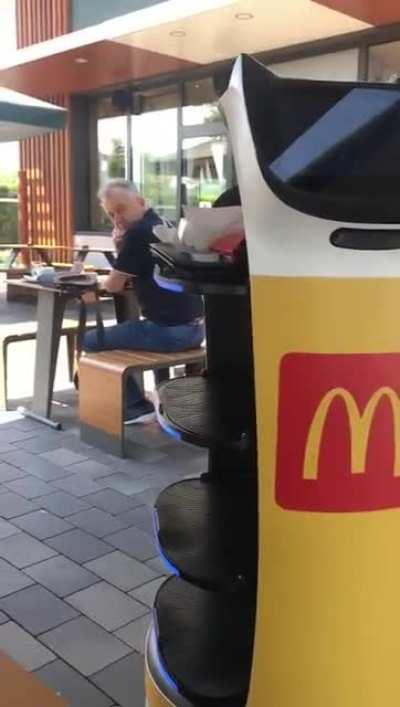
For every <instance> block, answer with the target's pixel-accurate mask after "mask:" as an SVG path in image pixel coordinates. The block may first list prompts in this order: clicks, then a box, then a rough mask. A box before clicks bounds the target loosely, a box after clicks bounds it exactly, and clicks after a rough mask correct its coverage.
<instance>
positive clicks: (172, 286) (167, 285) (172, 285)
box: [153, 273, 185, 293]
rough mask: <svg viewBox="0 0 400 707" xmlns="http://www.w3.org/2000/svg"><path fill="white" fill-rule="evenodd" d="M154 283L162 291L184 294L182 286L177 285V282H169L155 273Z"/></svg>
mask: <svg viewBox="0 0 400 707" xmlns="http://www.w3.org/2000/svg"><path fill="white" fill-rule="evenodd" d="M153 277H154V280H155V282H156V283H157V285H158V286H159V287H162V288H163V289H164V290H170V292H179V293H181V292H184V291H185V289H184V287H183V285H179V284H178V283H177V282H169V281H168V280H167V279H166V278H164V277H161V275H158V274H157V273H154V275H153Z"/></svg>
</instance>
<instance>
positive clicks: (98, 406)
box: [79, 348, 205, 457]
mask: <svg viewBox="0 0 400 707" xmlns="http://www.w3.org/2000/svg"><path fill="white" fill-rule="evenodd" d="M204 363H205V349H204V348H198V349H190V350H189V351H180V352H178V353H156V352H154V351H125V350H116V351H101V352H100V353H93V354H85V355H84V356H82V358H81V360H80V363H79V417H80V425H81V439H82V440H83V441H84V442H86V443H87V444H92V445H93V446H97V447H100V448H102V449H105V450H106V451H108V452H111V453H114V454H117V455H118V456H120V457H125V456H126V451H127V450H126V445H125V434H124V431H125V429H124V410H125V389H126V379H127V377H128V376H129V375H132V374H135V373H137V374H141V373H143V372H144V371H149V370H153V371H157V370H159V369H166V368H172V367H175V366H182V365H184V366H186V369H187V371H188V372H189V371H190V367H191V366H192V367H198V366H199V365H200V366H201V365H204Z"/></svg>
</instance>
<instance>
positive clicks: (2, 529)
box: [0, 519, 19, 540]
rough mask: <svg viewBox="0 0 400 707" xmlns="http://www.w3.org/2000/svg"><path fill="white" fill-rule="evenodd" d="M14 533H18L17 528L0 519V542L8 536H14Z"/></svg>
mask: <svg viewBox="0 0 400 707" xmlns="http://www.w3.org/2000/svg"><path fill="white" fill-rule="evenodd" d="M16 533H19V528H16V527H15V525H13V524H12V523H7V521H6V520H1V519H0V540H3V538H8V537H10V535H15V534H16Z"/></svg>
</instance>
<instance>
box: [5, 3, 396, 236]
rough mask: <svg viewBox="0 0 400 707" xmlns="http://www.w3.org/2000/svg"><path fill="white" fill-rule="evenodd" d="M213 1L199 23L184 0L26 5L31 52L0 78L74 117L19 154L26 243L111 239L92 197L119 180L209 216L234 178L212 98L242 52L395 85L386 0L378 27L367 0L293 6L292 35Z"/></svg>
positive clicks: (259, 14) (275, 64) (253, 9)
mask: <svg viewBox="0 0 400 707" xmlns="http://www.w3.org/2000/svg"><path fill="white" fill-rule="evenodd" d="M207 3H208V5H209V7H210V8H211V9H210V10H209V11H208V12H206V11H204V12H203V13H200V10H199V3H196V2H194V0H193V1H192V2H190V0H187V2H186V8H185V9H184V10H182V2H181V0H168V1H166V0H164V1H162V0H157V1H155V0H114V2H113V3H109V2H106V0H95V1H94V0H91V2H87V0H40V1H39V0H17V3H16V13H17V30H18V47H19V48H20V52H19V53H18V52H17V55H20V54H21V50H22V52H25V53H23V55H22V57H23V59H22V60H21V59H18V62H19V64H18V65H17V63H18V62H17V56H16V57H15V60H14V64H13V61H12V60H11V61H10V62H9V63H8V64H7V65H6V66H4V65H3V67H0V81H1V80H2V78H3V83H5V85H11V86H12V87H14V88H17V89H18V88H21V89H24V90H27V88H29V87H31V92H34V93H35V94H36V95H41V96H43V97H44V98H46V99H50V100H53V101H54V102H56V103H58V104H60V105H63V106H67V107H68V109H69V114H70V119H69V124H68V128H67V130H66V131H65V132H64V133H63V134H60V135H50V136H45V137H41V138H35V139H34V140H29V141H25V142H24V143H23V144H22V145H21V196H22V202H23V203H25V205H26V209H27V229H26V232H25V233H24V234H23V238H25V239H26V240H31V241H34V242H46V243H49V242H50V243H54V244H59V245H69V244H72V242H73V239H74V234H75V233H76V232H81V231H84V232H97V233H98V232H99V231H107V230H109V224H108V223H107V222H106V220H105V218H104V216H103V215H102V213H101V211H100V209H99V206H98V203H97V197H96V195H97V191H98V188H99V186H101V185H102V184H103V183H104V182H105V181H106V180H107V179H108V178H110V177H114V176H122V177H127V178H129V179H133V180H135V182H136V183H137V184H138V186H139V187H140V189H141V190H142V191H143V193H144V195H145V197H146V198H147V199H148V200H149V201H150V202H151V203H152V204H153V205H154V207H155V208H156V209H157V210H158V211H159V212H160V213H163V214H165V215H166V216H168V217H169V218H170V219H172V220H175V221H176V220H177V219H178V218H179V215H180V214H181V213H182V208H183V207H185V206H198V205H199V206H210V205H211V204H212V202H213V201H214V200H215V199H216V198H217V196H218V195H219V194H220V193H221V192H222V191H223V190H224V189H225V188H227V187H228V186H229V185H230V184H232V183H233V182H234V181H235V172H234V164H233V160H232V153H231V147H230V144H229V139H228V136H227V133H226V128H225V125H224V121H223V118H222V115H221V114H220V111H219V109H218V104H217V101H218V94H220V93H221V91H222V90H223V87H224V85H225V84H226V81H227V77H228V76H229V71H230V67H231V65H232V60H233V58H234V57H235V56H236V55H237V54H238V53H239V52H240V51H241V50H243V51H246V52H249V50H250V53H252V54H254V55H256V56H257V57H258V58H259V59H260V61H262V62H263V63H265V65H267V66H269V67H270V68H271V70H273V71H275V72H276V73H277V74H278V75H284V76H293V77H305V78H314V79H315V78H320V79H338V80H356V79H361V80H371V81H381V80H383V81H389V80H395V78H396V76H397V75H400V24H398V25H396V24H393V20H400V9H399V10H396V8H395V6H394V5H393V3H390V2H389V0H383V2H382V3H381V4H382V8H381V9H382V17H381V18H376V17H370V16H369V15H367V14H364V15H361V16H360V13H359V10H358V9H357V8H358V6H359V5H360V3H358V4H357V3H354V6H355V9H354V10H351V5H352V4H353V3H351V2H348V3H347V5H346V8H345V10H346V12H345V11H344V9H343V8H342V7H341V5H343V4H344V3H341V2H340V0H336V1H335V0H329V2H328V0H326V1H325V0H320V2H314V1H313V0H290V2H289V1H288V12H289V7H290V10H291V12H292V11H294V10H296V12H299V13H300V14H299V17H303V19H304V24H303V25H302V27H301V28H299V29H297V30H296V27H295V22H296V20H295V19H293V20H291V22H293V26H292V24H290V25H289V24H287V23H286V24H285V23H284V22H283V23H282V21H280V22H279V21H278V19H277V17H278V15H277V14H276V13H277V9H278V4H277V3H276V2H275V1H274V0H271V1H270V2H267V3H265V2H263V1H262V0H237V1H236V2H235V0H219V1H218V0H207ZM196 5H197V9H196V7H195V6H196ZM219 5H220V6H221V7H219ZM280 5H281V8H282V7H283V5H285V2H284V0H282V3H280ZM189 6H193V11H190V10H188V7H189ZM268 6H270V10H271V18H275V19H274V22H275V25H274V22H269V20H268ZM275 6H276V7H275ZM295 6H296V7H295ZM349 7H350V10H349ZM296 8H297V9H296ZM332 8H334V9H332ZM337 8H338V9H337ZM242 10H246V12H245V11H242ZM247 10H248V11H247ZM274 10H275V14H274ZM167 12H171V13H172V14H171V18H169V16H168V15H167V14H166V13H167ZM396 12H397V14H398V15H399V17H397V16H396ZM173 13H175V14H173ZM179 13H180V14H179ZM305 13H312V14H310V17H309V22H307V17H305ZM157 17H158V19H157ZM288 18H289V15H288V16H287V18H286V19H287V20H288ZM206 20H208V23H207V24H206ZM283 20H285V13H283ZM388 21H390V22H391V24H390V25H388ZM146 22H147V25H146ZM130 23H131V25H132V27H134V30H135V31H134V32H132V33H131V34H129V35H128V34H127V35H126V36H125V34H124V32H125V29H124V26H125V25H126V29H127V30H128V26H129V27H130V26H131V25H130ZM135 23H136V24H135ZM138 23H139V24H138ZM158 23H159V24H158ZM229 23H232V28H233V29H234V30H235V32H233V31H232V32H230V31H229ZM313 23H314V24H313ZM271 24H272V25H273V26H272V28H271V27H270V25H271ZM380 24H382V25H383V26H378V25H380ZM138 27H139V29H138ZM224 28H225V29H224ZM263 28H264V29H263ZM164 29H165V30H166V31H163V30H164ZM205 29H206V30H207V31H206V33H205ZM113 33H114V35H115V36H116V35H118V41H115V36H113ZM190 33H192V41H190ZM208 34H209V35H210V37H208ZM57 37H58V38H59V39H58V40H57ZM108 37H110V39H108ZM88 38H89V39H88ZM197 39H198V43H196V40H197ZM47 40H52V41H51V42H50V43H49V42H47ZM193 40H194V41H193ZM304 40H306V41H304ZM43 43H45V44H43ZM32 45H35V46H34V47H32ZM36 45H38V46H36ZM27 47H28V49H29V50H32V52H31V54H28V53H27V52H28V50H27V49H26V48H27ZM71 47H72V48H71ZM253 49H254V51H253ZM44 51H45V53H44V54H43V52H44ZM24 57H28V59H26V60H25V59H24ZM32 57H33V59H32ZM37 57H39V58H37ZM28 92H29V91H28Z"/></svg>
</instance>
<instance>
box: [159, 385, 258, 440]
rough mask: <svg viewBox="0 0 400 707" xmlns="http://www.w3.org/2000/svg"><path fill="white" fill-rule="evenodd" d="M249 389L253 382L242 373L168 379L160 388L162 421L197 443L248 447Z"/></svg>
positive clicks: (180, 434) (185, 438)
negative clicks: (230, 375) (213, 376)
mask: <svg viewBox="0 0 400 707" xmlns="http://www.w3.org/2000/svg"><path fill="white" fill-rule="evenodd" d="M250 390H251V384H250V382H248V381H246V380H245V379H243V378H241V377H239V376H238V377H237V378H228V379H226V380H222V379H221V380H220V379H215V378H211V377H210V378H208V377H200V376H198V377H190V378H177V379H175V380H172V381H168V382H167V383H164V384H163V385H161V386H160V388H159V389H158V395H159V408H158V412H159V419H160V423H161V425H162V426H163V427H164V428H165V429H166V430H167V431H168V430H170V431H171V430H173V431H175V432H176V433H177V435H178V436H180V437H181V439H183V440H185V441H187V442H192V443H193V444H197V445H198V446H202V447H209V448H210V447H229V448H231V449H237V450H244V449H247V448H248V446H249V443H250V441H249V440H250V436H249V430H251V429H252V425H253V424H254V421H252V420H251V410H250V398H251V396H250V392H249V391H250Z"/></svg>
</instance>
